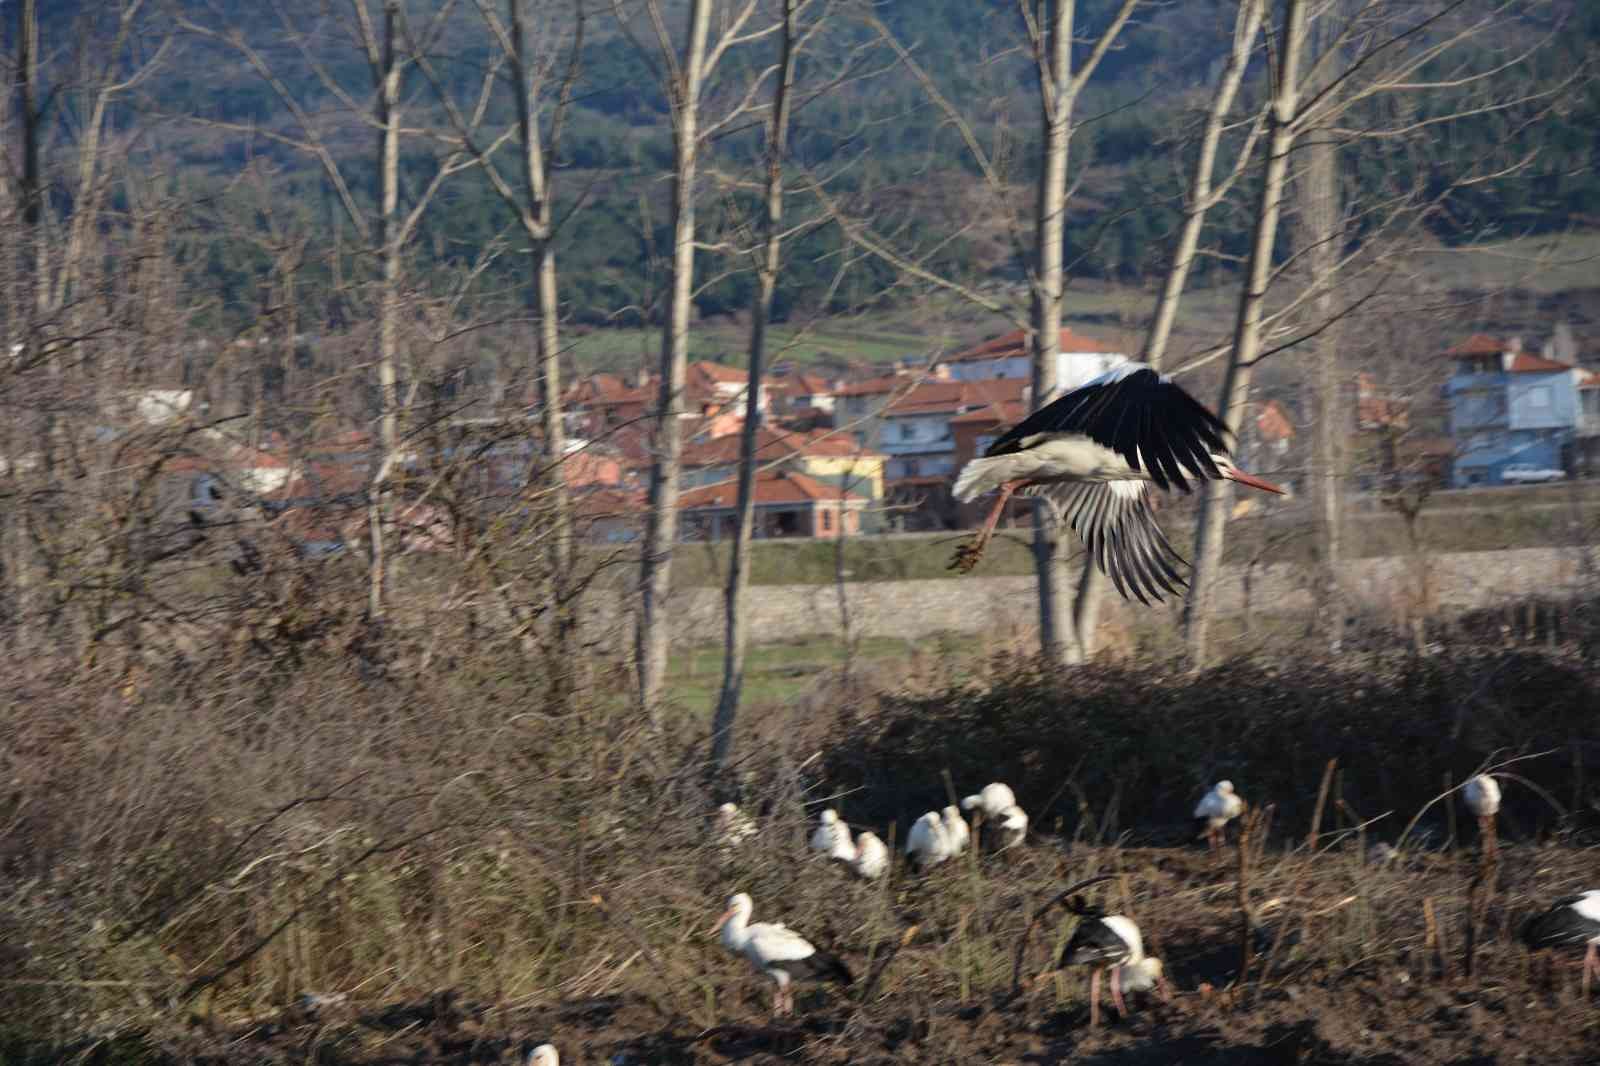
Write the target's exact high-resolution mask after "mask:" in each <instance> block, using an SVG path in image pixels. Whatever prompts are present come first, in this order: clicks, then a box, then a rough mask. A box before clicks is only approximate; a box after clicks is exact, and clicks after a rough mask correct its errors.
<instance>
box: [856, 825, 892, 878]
mask: <svg viewBox="0 0 1600 1066" xmlns="http://www.w3.org/2000/svg"><path fill="white" fill-rule="evenodd" d="M850 868H851V869H852V870H854V871H855V872H856V873H857V875H859V876H861V877H863V878H865V879H867V880H868V881H876V880H877V879H878V878H880V877H882V876H883V872H884V871H885V870H887V869H888V868H889V849H888V847H886V846H885V845H884V843H883V841H881V840H879V839H878V834H876V833H874V832H872V831H871V830H863V831H862V832H861V834H860V835H859V836H857V837H856V857H855V861H854V862H852V863H851V864H850Z"/></svg>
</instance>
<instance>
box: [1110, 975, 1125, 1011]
mask: <svg viewBox="0 0 1600 1066" xmlns="http://www.w3.org/2000/svg"><path fill="white" fill-rule="evenodd" d="M1111 1002H1113V1003H1115V1004H1116V1005H1117V1013H1118V1014H1120V1015H1121V1016H1122V1017H1123V1018H1124V1019H1126V1018H1127V1017H1128V1005H1127V1003H1125V1002H1123V999H1122V968H1121V967H1120V966H1113V967H1112V968H1111Z"/></svg>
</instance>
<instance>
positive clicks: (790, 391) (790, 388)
mask: <svg viewBox="0 0 1600 1066" xmlns="http://www.w3.org/2000/svg"><path fill="white" fill-rule="evenodd" d="M767 387H768V388H769V389H771V390H772V391H773V392H779V393H783V394H784V395H786V396H822V395H826V394H828V393H831V392H832V391H833V383H832V382H831V381H829V380H828V379H827V378H825V377H823V376H822V375H820V374H807V373H806V372H805V371H803V370H802V371H800V372H798V373H794V374H782V375H779V376H777V377H774V378H772V379H771V380H770V381H769V382H768V383H767Z"/></svg>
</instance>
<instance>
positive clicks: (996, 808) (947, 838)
mask: <svg viewBox="0 0 1600 1066" xmlns="http://www.w3.org/2000/svg"><path fill="white" fill-rule="evenodd" d="M1500 798H1501V794H1500V786H1499V784H1498V782H1497V781H1496V780H1495V779H1494V777H1492V776H1491V775H1488V774H1478V775H1476V776H1474V777H1472V778H1470V779H1469V780H1468V781H1467V782H1465V784H1464V785H1463V786H1462V799H1463V802H1464V803H1465V804H1466V806H1467V807H1468V809H1469V810H1471V811H1472V812H1473V814H1475V815H1477V816H1478V819H1479V822H1480V825H1482V826H1483V827H1484V832H1485V839H1486V841H1489V842H1492V841H1493V839H1494V837H1493V821H1494V817H1495V815H1496V814H1497V813H1498V811H1499V808H1500ZM963 810H965V811H970V812H972V814H973V815H974V818H975V820H976V825H969V824H968V822H967V820H966V818H964V817H963V816H962V813H961V812H962V811H963ZM1244 810H1245V802H1244V799H1243V798H1242V797H1241V796H1240V795H1239V794H1238V792H1236V791H1235V790H1234V786H1233V783H1232V782H1231V781H1218V782H1217V783H1216V784H1215V785H1213V786H1212V787H1211V789H1210V790H1209V791H1207V792H1206V794H1205V795H1204V796H1203V797H1202V798H1201V800H1200V802H1199V803H1198V804H1196V806H1195V808H1194V817H1195V818H1196V819H1197V820H1198V821H1199V822H1200V823H1201V826H1202V829H1203V835H1204V837H1205V839H1206V840H1207V842H1208V844H1209V846H1210V847H1211V848H1212V849H1213V850H1215V849H1217V848H1220V847H1221V846H1222V845H1223V842H1224V834H1225V833H1226V827H1227V825H1228V823H1229V822H1231V821H1233V820H1234V819H1236V818H1238V817H1239V816H1240V815H1241V814H1242V813H1243V812H1244ZM755 832H756V825H755V822H754V821H753V820H752V819H751V818H750V817H749V816H748V815H746V814H744V813H743V812H741V811H740V810H739V808H738V807H737V806H735V805H734V804H731V803H725V804H723V805H722V806H721V808H719V810H718V812H717V815H716V818H715V824H714V827H713V839H714V840H715V842H716V843H717V844H718V846H720V847H723V848H730V847H735V846H737V845H738V844H739V843H741V842H742V841H744V840H746V839H748V838H749V837H750V836H752V835H754V834H755ZM975 833H977V834H984V835H985V837H986V839H987V841H988V844H987V847H988V848H989V850H994V851H1007V850H1009V849H1011V848H1015V847H1017V846H1019V845H1021V844H1022V843H1023V842H1024V840H1025V839H1026V836H1027V815H1026V814H1025V813H1023V811H1022V808H1021V807H1019V806H1018V805H1017V801H1016V796H1015V795H1014V793H1013V792H1012V790H1011V789H1010V788H1009V787H1008V786H1006V785H1004V784H1001V783H999V782H994V783H991V784H989V785H987V786H985V787H984V789H983V790H982V791H981V792H978V793H976V794H974V795H971V796H968V797H966V798H965V799H964V800H962V801H961V805H960V808H959V809H958V808H957V807H956V806H955V805H953V804H952V805H951V806H948V807H946V808H944V810H943V811H930V812H928V813H927V814H924V815H923V816H922V817H921V818H919V819H918V820H917V821H916V823H915V824H914V825H913V828H912V831H911V833H910V834H909V836H908V837H907V840H906V846H905V853H906V860H907V862H908V863H909V864H910V865H911V866H912V867H913V868H914V869H915V870H916V871H917V872H918V873H925V872H927V871H928V870H930V869H932V868H933V867H935V866H937V865H939V864H940V863H942V862H944V861H945V860H947V859H950V858H953V857H955V856H957V855H960V854H961V853H962V852H963V851H965V850H966V848H967V847H968V846H969V845H970V843H971V841H972V839H973V836H974V834H975ZM810 847H811V849H812V850H814V851H817V852H820V853H822V854H823V855H826V856H827V857H828V858H830V859H833V860H835V861H837V862H839V863H840V864H842V865H844V866H845V867H847V868H849V869H850V870H852V871H853V872H854V873H856V874H857V875H858V876H860V877H863V878H866V879H869V880H871V879H875V878H878V877H881V876H883V875H884V874H885V873H886V872H887V871H888V869H889V865H890V862H889V850H888V848H887V847H886V846H885V844H884V842H883V840H882V839H880V838H879V837H878V835H877V834H876V833H873V832H872V831H870V830H863V831H862V832H861V833H860V834H859V835H857V836H855V837H854V838H853V839H852V837H851V831H850V827H849V826H848V825H846V824H845V823H844V822H843V821H842V820H841V819H840V818H839V815H838V812H837V811H835V810H833V809H831V808H830V809H827V810H824V811H823V812H822V813H821V815H820V816H819V818H818V822H817V827H816V829H815V831H814V832H813V833H812V835H811V839H810ZM754 906H755V905H754V902H753V901H752V900H751V898H750V896H748V895H747V894H745V893H743V892H740V893H737V894H735V895H734V896H733V897H732V898H730V899H729V900H728V907H727V910H726V912H725V913H724V914H723V915H722V917H721V919H719V920H718V922H717V925H716V926H715V927H714V928H713V929H712V932H713V933H718V932H720V933H721V937H722V944H723V946H724V947H726V948H727V949H728V950H729V951H731V952H733V953H735V954H738V955H743V956H744V957H745V958H746V959H747V960H748V961H749V962H750V964H751V966H752V967H754V968H755V970H756V971H757V972H758V973H760V974H762V975H764V976H765V977H767V978H768V979H770V980H771V981H772V982H773V983H774V985H775V986H776V994H775V997H774V1001H773V1009H774V1012H775V1013H776V1014H780V1015H782V1014H788V1013H790V1012H791V1011H792V1010H793V1009H794V995H793V991H792V988H791V986H792V985H793V984H794V983H795V982H797V981H827V982H836V983H839V984H843V985H848V984H850V983H851V980H852V975H851V973H850V969H849V967H847V966H846V965H845V964H844V962H843V961H841V960H840V959H839V958H838V957H837V956H835V955H832V954H830V953H829V952H827V951H824V950H821V949H819V948H818V947H816V945H814V944H812V943H811V942H810V941H809V940H807V939H806V938H805V937H804V936H802V935H800V934H799V933H797V932H795V931H794V930H792V929H790V928H789V927H788V926H786V925H783V924H782V923H778V922H751V921H750V917H751V914H752V912H753V910H754ZM1068 907H1069V909H1070V910H1071V911H1072V912H1073V913H1075V914H1076V915H1078V917H1079V922H1078V925H1077V927H1076V929H1075V930H1074V932H1073V935H1072V937H1071V938H1070V939H1069V940H1068V941H1067V943H1066V945H1065V947H1064V948H1063V949H1062V951H1061V953H1060V955H1059V957H1058V960H1057V961H1058V966H1089V967H1091V974H1090V982H1089V1010H1090V1017H1089V1022H1090V1025H1091V1026H1096V1025H1099V1023H1100V982H1101V978H1102V975H1103V974H1104V973H1105V972H1106V971H1108V970H1109V971H1110V981H1109V988H1110V994H1111V999H1112V1002H1113V1003H1115V1005H1116V1007H1117V1010H1118V1011H1119V1012H1120V1013H1122V1014H1124V1015H1125V1014H1126V1013H1127V1003H1126V1001H1125V999H1124V996H1125V994H1127V993H1134V992H1154V993H1157V994H1159V995H1161V996H1162V997H1163V998H1164V999H1165V998H1169V991H1168V989H1167V986H1166V981H1165V974H1164V968H1163V965H1162V962H1161V960H1160V959H1158V958H1155V957H1153V956H1149V955H1147V954H1146V953H1145V950H1144V939H1143V936H1142V935H1141V934H1140V931H1139V927H1138V925H1136V924H1135V923H1134V922H1133V920H1132V919H1130V918H1128V917H1127V916H1125V915H1121V914H1107V913H1105V912H1104V911H1103V910H1101V909H1099V908H1097V907H1095V906H1092V905H1090V904H1087V903H1085V902H1084V901H1083V900H1082V898H1081V897H1076V896H1074V897H1072V898H1071V899H1070V900H1069V901H1068ZM1522 938H1523V940H1524V942H1525V943H1526V944H1527V946H1528V947H1529V948H1531V949H1536V950H1537V949H1544V948H1553V947H1559V946H1563V945H1579V944H1586V945H1587V946H1588V950H1587V952H1586V954H1585V956H1584V962H1583V978H1582V989H1583V995H1584V996H1585V997H1587V996H1588V994H1589V987H1590V980H1591V978H1592V977H1593V978H1600V889H1594V890H1590V891H1586V892H1581V893H1578V894H1575V895H1571V896H1566V897H1563V898H1561V899H1558V900H1556V902H1555V903H1554V904H1553V905H1552V906H1551V907H1550V908H1549V909H1547V910H1545V911H1543V912H1542V913H1540V914H1537V915H1535V916H1534V917H1532V918H1530V919H1529V920H1528V921H1527V922H1525V923H1524V924H1523V927H1522Z"/></svg>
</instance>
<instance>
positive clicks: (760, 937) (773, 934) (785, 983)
mask: <svg viewBox="0 0 1600 1066" xmlns="http://www.w3.org/2000/svg"><path fill="white" fill-rule="evenodd" d="M754 909H755V904H754V903H753V902H751V899H750V897H749V896H748V895H746V894H745V893H743V892H740V893H738V894H736V895H734V896H732V897H731V898H729V900H728V909H727V910H726V911H724V912H723V915H722V917H721V918H719V919H717V924H716V925H715V926H714V927H712V930H711V932H712V933H717V932H721V934H722V946H723V947H725V948H727V949H728V950H729V951H731V952H733V953H734V954H736V955H743V956H744V957H745V958H747V959H749V960H750V965H752V966H754V967H755V968H756V970H757V971H759V972H760V973H763V974H765V975H766V976H767V977H769V978H771V979H772V981H773V983H774V984H776V985H777V991H776V993H774V995H773V1001H772V1011H773V1013H774V1014H789V1013H791V1012H792V1011H793V1010H794V992H793V990H792V989H790V987H789V986H790V985H791V984H792V983H793V982H795V981H834V982H837V983H839V984H841V985H849V984H850V982H851V980H852V979H853V978H852V977H851V974H850V968H849V967H848V966H846V965H845V964H844V963H843V962H841V961H840V960H839V959H838V957H837V956H834V955H830V954H828V953H827V952H826V951H820V950H818V949H817V947H816V946H815V945H813V944H812V943H811V941H809V940H807V939H806V938H805V937H803V936H801V935H800V934H799V933H797V932H795V931H794V930H793V929H790V928H789V927H788V926H786V925H782V924H781V923H778V922H756V923H754V924H751V922H750V912H751V911H752V910H754Z"/></svg>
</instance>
